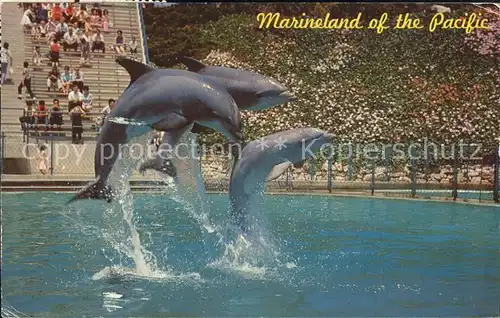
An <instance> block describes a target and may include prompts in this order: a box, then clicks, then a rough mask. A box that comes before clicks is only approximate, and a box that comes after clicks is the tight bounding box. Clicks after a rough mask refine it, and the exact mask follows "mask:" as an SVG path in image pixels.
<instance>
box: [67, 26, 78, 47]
mask: <svg viewBox="0 0 500 318" xmlns="http://www.w3.org/2000/svg"><path fill="white" fill-rule="evenodd" d="M67 49H74V50H75V52H76V51H77V50H78V35H76V33H75V32H74V31H73V28H72V27H69V29H68V32H66V34H64V40H63V50H64V52H66V50H67Z"/></svg>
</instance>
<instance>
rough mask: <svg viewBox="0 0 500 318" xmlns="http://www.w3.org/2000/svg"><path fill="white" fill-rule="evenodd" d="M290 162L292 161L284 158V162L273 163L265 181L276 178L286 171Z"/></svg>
mask: <svg viewBox="0 0 500 318" xmlns="http://www.w3.org/2000/svg"><path fill="white" fill-rule="evenodd" d="M291 164H292V163H291V162H290V161H288V160H286V161H285V162H282V163H280V164H277V165H275V166H274V168H273V170H271V172H270V173H269V174H268V175H267V178H266V182H267V181H272V180H275V179H278V178H279V177H280V176H281V175H282V174H284V173H285V172H286V170H287V169H288V167H290V165H291Z"/></svg>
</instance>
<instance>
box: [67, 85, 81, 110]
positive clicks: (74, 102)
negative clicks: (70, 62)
mask: <svg viewBox="0 0 500 318" xmlns="http://www.w3.org/2000/svg"><path fill="white" fill-rule="evenodd" d="M82 103H83V94H82V93H80V92H79V91H78V86H77V85H73V89H72V90H71V92H69V94H68V112H71V110H72V109H73V108H75V107H76V106H81V105H82Z"/></svg>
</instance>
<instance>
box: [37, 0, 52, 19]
mask: <svg viewBox="0 0 500 318" xmlns="http://www.w3.org/2000/svg"><path fill="white" fill-rule="evenodd" d="M48 19H49V15H48V12H47V9H45V8H44V7H43V6H42V5H41V4H40V3H37V4H35V21H36V23H41V22H42V21H47V20H48Z"/></svg>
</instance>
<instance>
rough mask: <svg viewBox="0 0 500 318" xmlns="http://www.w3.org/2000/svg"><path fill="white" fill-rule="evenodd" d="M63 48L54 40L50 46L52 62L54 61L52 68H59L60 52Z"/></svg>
mask: <svg viewBox="0 0 500 318" xmlns="http://www.w3.org/2000/svg"><path fill="white" fill-rule="evenodd" d="M60 50H61V46H60V45H59V43H57V40H54V41H53V42H52V44H51V45H50V60H51V61H52V66H59V51H60Z"/></svg>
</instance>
